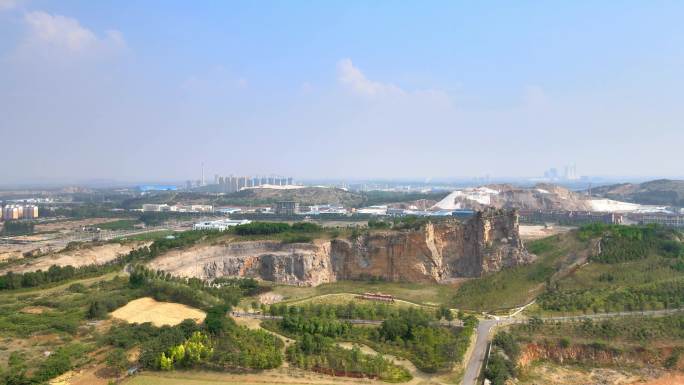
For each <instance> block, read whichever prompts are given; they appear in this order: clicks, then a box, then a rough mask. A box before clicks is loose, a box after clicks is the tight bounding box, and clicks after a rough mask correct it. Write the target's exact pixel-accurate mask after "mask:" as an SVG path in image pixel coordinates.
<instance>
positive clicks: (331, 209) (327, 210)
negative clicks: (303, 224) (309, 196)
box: [299, 205, 348, 215]
mask: <svg viewBox="0 0 684 385" xmlns="http://www.w3.org/2000/svg"><path fill="white" fill-rule="evenodd" d="M347 213H348V212H347V209H345V208H344V207H343V206H340V205H313V206H299V214H300V215H346V214H347Z"/></svg>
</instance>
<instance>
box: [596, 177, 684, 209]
mask: <svg viewBox="0 0 684 385" xmlns="http://www.w3.org/2000/svg"><path fill="white" fill-rule="evenodd" d="M591 193H592V195H593V196H596V197H601V198H608V199H615V200H620V201H625V202H632V203H639V204H643V205H662V206H676V207H684V180H672V179H657V180H652V181H648V182H644V183H620V184H614V185H609V186H601V187H597V188H593V189H592V191H591Z"/></svg>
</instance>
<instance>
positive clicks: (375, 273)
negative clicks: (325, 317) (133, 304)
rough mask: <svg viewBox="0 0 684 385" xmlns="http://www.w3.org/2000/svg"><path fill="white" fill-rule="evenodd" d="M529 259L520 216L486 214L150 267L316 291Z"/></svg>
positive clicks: (235, 249)
mask: <svg viewBox="0 0 684 385" xmlns="http://www.w3.org/2000/svg"><path fill="white" fill-rule="evenodd" d="M533 258H534V256H533V255H531V254H529V253H528V252H527V250H525V248H524V246H523V244H522V241H521V240H520V236H519V233H518V217H517V213H516V212H515V211H504V210H488V211H485V212H478V213H477V214H476V215H475V216H473V217H472V218H471V219H469V220H467V221H465V222H460V221H458V220H456V219H453V220H444V221H439V222H436V223H428V224H426V225H425V226H423V227H421V228H420V229H417V230H401V231H396V230H391V231H383V232H377V233H376V232H373V233H370V234H366V235H360V236H358V237H356V238H355V239H335V240H332V241H316V242H315V243H312V244H299V243H298V244H282V243H279V242H274V241H254V242H235V243H227V244H218V245H211V246H201V247H195V248H191V249H188V250H183V251H174V252H171V253H168V254H166V255H164V256H161V257H159V258H157V259H155V260H154V261H152V262H151V267H152V268H154V269H161V270H166V271H169V272H171V273H173V274H175V275H182V276H195V277H200V278H204V279H211V278H215V277H222V276H246V277H255V278H261V279H264V280H269V281H274V282H278V283H286V284H296V285H314V286H315V285H318V284H321V283H325V282H333V281H335V280H338V279H339V280H341V279H357V278H363V277H381V278H383V279H386V280H389V281H408V282H444V281H447V280H449V279H452V278H458V277H479V276H481V275H482V274H484V273H487V272H491V271H498V270H501V269H502V268H505V267H509V266H516V265H520V264H524V263H529V262H531V261H532V260H533Z"/></svg>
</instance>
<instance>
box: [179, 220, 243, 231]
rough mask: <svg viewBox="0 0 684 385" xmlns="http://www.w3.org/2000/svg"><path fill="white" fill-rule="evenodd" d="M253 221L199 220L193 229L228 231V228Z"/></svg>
mask: <svg viewBox="0 0 684 385" xmlns="http://www.w3.org/2000/svg"><path fill="white" fill-rule="evenodd" d="M248 223H252V221H250V220H249V219H219V220H217V221H204V222H197V223H195V224H193V225H192V229H193V230H218V231H226V230H227V229H228V228H230V227H233V226H238V225H246V224H248Z"/></svg>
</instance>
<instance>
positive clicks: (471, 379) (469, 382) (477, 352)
mask: <svg viewBox="0 0 684 385" xmlns="http://www.w3.org/2000/svg"><path fill="white" fill-rule="evenodd" d="M682 311H684V308H680V309H664V310H645V311H631V312H618V313H599V314H588V315H581V316H563V317H544V318H541V319H542V320H543V321H561V322H562V321H581V320H584V319H605V318H619V317H634V316H650V317H658V316H664V315H668V314H674V313H679V312H682ZM523 322H527V318H517V319H514V318H506V319H501V320H495V319H485V320H482V321H480V324H479V325H478V326H477V339H476V340H475V347H474V348H473V352H472V354H471V355H470V360H469V361H468V366H466V370H465V374H464V375H463V382H462V384H463V385H475V384H477V379H478V377H479V376H480V372H481V371H482V365H483V364H484V360H485V354H486V353H487V345H488V344H489V341H490V339H491V333H492V328H494V327H495V326H497V325H505V324H513V323H523Z"/></svg>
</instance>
